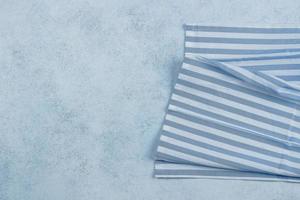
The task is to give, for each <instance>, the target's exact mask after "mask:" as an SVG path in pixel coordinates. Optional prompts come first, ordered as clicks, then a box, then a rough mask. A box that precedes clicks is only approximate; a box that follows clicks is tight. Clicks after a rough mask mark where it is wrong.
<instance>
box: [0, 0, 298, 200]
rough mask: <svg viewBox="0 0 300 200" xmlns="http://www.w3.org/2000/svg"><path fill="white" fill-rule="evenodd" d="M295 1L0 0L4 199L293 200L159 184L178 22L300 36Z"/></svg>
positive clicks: (284, 193)
mask: <svg viewBox="0 0 300 200" xmlns="http://www.w3.org/2000/svg"><path fill="white" fill-rule="evenodd" d="M299 10H300V1H298V0H294V1H293V0H288V1H287V0H285V1H277V0H273V1H266V0H256V1H254V0H247V1H242V0H240V1H238V0H236V1H233V0H229V1H228V0H227V1H225V0H215V1H212V0H210V1H209V0H200V1H199V0H194V1H180V0H168V1H162V0H154V1H147V0H143V1H136V0H127V1H117V0H105V1H104V0H102V1H101V0H100V1H96V0H95V1H92V0H86V1H79V0H77V1H75V0H74V1H70V0H69V1H67V0H56V1H55V0H47V1H46V0H45V1H40V0H39V1H38V0H26V1H25V0H24V1H23V0H14V1H13V0H12V1H11V0H0V134H1V135H0V199H1V200H23V199H24V200H44V199H45V200H48V199H49V200H50V199H51V200H53V199H55V200H60V199H67V200H69V199H70V200H77V199H83V200H94V199H100V200H106V199H109V200H110V199H111V200H114V199H116V200H126V199H128V200H135V199H137V200H142V199H145V200H148V199H149V200H158V199H163V200H167V199H172V200H182V199H185V200H188V199H206V200H210V199H222V200H234V199H245V200H250V199H253V200H256V199H272V200H279V199H280V200H290V199H299V195H300V185H299V184H288V183H263V182H249V181H248V182H247V181H217V180H157V179H153V178H152V169H153V161H152V160H151V159H150V152H151V150H152V144H153V141H154V139H155V137H156V135H157V132H158V130H159V128H160V125H161V122H162V119H163V115H164V109H165V107H166V103H167V100H168V96H169V93H170V87H171V83H172V77H173V76H174V74H175V72H176V68H177V67H178V66H179V64H180V62H181V60H182V56H183V30H182V24H183V23H198V24H208V25H210V24H216V25H240V26H241V25H248V26H250V25H267V26H270V25H272V24H273V25H274V24H277V25H282V26H294V25H296V26H297V25H298V26H300V12H299Z"/></svg>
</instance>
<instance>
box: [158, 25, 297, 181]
mask: <svg viewBox="0 0 300 200" xmlns="http://www.w3.org/2000/svg"><path fill="white" fill-rule="evenodd" d="M184 29H185V52H184V60H183V63H182V66H181V69H180V71H179V74H178V78H177V80H176V83H175V85H174V87H173V90H172V94H171V97H170V100H169V104H168V108H167V111H166V115H165V119H164V122H163V125H162V128H161V131H160V136H159V139H158V142H157V145H156V148H155V160H156V162H155V169H154V176H155V177H158V178H222V179H245V180H267V181H292V182H298V181H300V112H299V111H300V67H299V66H300V29H298V28H240V27H210V26H197V25H185V26H184Z"/></svg>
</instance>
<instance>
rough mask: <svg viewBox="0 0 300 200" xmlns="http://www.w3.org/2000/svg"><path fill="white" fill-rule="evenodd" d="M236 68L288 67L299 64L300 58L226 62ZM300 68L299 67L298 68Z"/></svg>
mask: <svg viewBox="0 0 300 200" xmlns="http://www.w3.org/2000/svg"><path fill="white" fill-rule="evenodd" d="M226 63H230V64H232V65H235V66H238V67H244V66H254V65H255V66H264V65H288V64H300V58H289V59H273V60H249V61H232V62H226ZM299 67H300V66H299Z"/></svg>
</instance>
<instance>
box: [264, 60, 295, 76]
mask: <svg viewBox="0 0 300 200" xmlns="http://www.w3.org/2000/svg"><path fill="white" fill-rule="evenodd" d="M299 68H300V63H299ZM265 73H266V74H271V75H273V76H297V75H300V69H286V70H268V71H266V72H265Z"/></svg>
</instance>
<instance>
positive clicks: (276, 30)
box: [183, 25, 300, 34]
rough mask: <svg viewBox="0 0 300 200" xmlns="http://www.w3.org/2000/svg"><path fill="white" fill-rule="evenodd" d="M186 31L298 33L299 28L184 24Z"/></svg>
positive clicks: (299, 31)
mask: <svg viewBox="0 0 300 200" xmlns="http://www.w3.org/2000/svg"><path fill="white" fill-rule="evenodd" d="M183 27H184V29H185V30H186V31H204V32H229V33H269V34H281V33H300V28H250V27H223V26H198V25H184V26H183Z"/></svg>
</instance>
